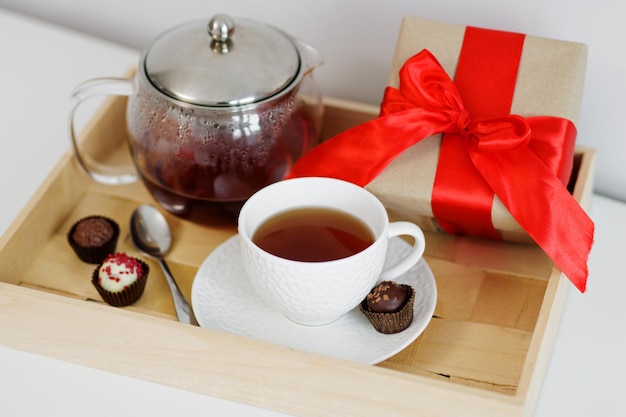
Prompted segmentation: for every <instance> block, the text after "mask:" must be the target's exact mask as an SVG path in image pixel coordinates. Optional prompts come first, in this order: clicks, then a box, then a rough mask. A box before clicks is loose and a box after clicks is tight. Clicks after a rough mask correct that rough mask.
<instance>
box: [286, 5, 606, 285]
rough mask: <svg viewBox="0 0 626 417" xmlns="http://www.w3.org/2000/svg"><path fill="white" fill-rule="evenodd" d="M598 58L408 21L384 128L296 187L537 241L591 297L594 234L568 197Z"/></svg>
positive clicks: (310, 162)
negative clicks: (355, 187)
mask: <svg viewBox="0 0 626 417" xmlns="http://www.w3.org/2000/svg"><path fill="white" fill-rule="evenodd" d="M586 59H587V48H586V46H585V45H584V44H580V43H575V42H567V41H560V40H553V39H545V38H540V37H534V36H528V35H524V34H520V33H512V32H506V31H499V30H491V29H484V28H475V27H468V26H462V25H455V24H447V23H440V22H434V21H429V20H425V19H421V18H417V17H405V18H404V20H403V22H402V25H401V30H400V35H399V38H398V42H397V47H396V52H395V56H394V59H393V63H392V67H391V72H390V78H389V86H388V87H387V88H386V89H385V94H384V97H383V100H382V103H381V112H380V115H379V117H378V118H376V119H374V120H372V121H369V122H366V123H363V124H361V125H358V126H355V127H353V128H351V129H348V130H347V131H344V132H341V133H339V134H338V135H336V136H334V137H332V138H330V139H328V140H327V141H325V142H323V143H322V144H320V145H319V146H317V147H316V148H315V149H313V150H312V151H311V152H310V153H309V154H307V155H305V156H304V157H303V158H301V159H300V160H298V161H297V162H296V164H295V165H294V167H293V169H292V171H291V173H290V175H289V177H298V176H331V177H335V178H340V179H344V180H347V181H351V182H354V183H356V184H360V185H362V186H365V187H366V188H367V189H369V190H370V191H371V192H372V193H374V194H375V195H376V196H377V197H379V199H380V200H381V201H382V202H383V204H384V205H385V207H386V208H387V210H388V211H389V213H390V214H391V216H392V217H393V218H394V219H396V220H409V221H413V222H415V223H417V224H419V225H420V226H422V228H424V229H427V230H443V231H446V232H448V233H453V234H465V235H471V236H477V237H481V238H485V237H486V238H491V239H496V240H505V241H513V242H532V241H534V242H535V243H537V244H538V245H539V246H540V247H541V248H542V249H543V250H544V251H545V252H546V254H547V255H548V256H549V257H550V258H551V259H552V260H553V261H554V262H555V264H556V265H557V266H558V267H559V268H560V269H561V270H562V271H563V272H564V273H565V275H566V276H567V277H568V278H569V279H570V280H572V282H573V283H574V284H575V285H576V286H577V288H579V290H581V291H585V288H586V280H587V274H588V271H587V258H588V255H589V251H590V248H591V245H592V242H593V233H594V230H593V229H594V226H593V222H592V221H591V219H590V218H589V216H588V215H587V214H586V213H585V212H584V211H583V210H582V208H581V207H580V205H579V204H578V203H577V202H576V201H575V200H574V198H573V197H572V196H571V195H570V194H569V191H568V190H567V189H566V188H565V187H566V185H567V183H568V181H569V177H570V175H571V173H572V169H573V163H574V148H575V141H576V127H575V126H576V123H577V122H578V119H579V112H580V106H581V98H582V93H583V85H584V77H585V70H586ZM435 208H436V210H435ZM511 213H513V215H512V214H511ZM522 225H523V226H522Z"/></svg>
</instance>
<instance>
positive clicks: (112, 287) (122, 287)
mask: <svg viewBox="0 0 626 417" xmlns="http://www.w3.org/2000/svg"><path fill="white" fill-rule="evenodd" d="M149 271H150V267H149V266H148V264H147V263H145V262H144V261H142V260H141V259H137V258H133V257H131V256H128V255H127V254H126V253H124V252H118V253H114V254H112V255H109V256H107V258H106V259H105V260H104V261H103V262H102V263H101V264H100V265H98V267H97V268H96V269H95V270H94V271H93V274H92V277H91V282H92V284H93V285H94V287H96V289H97V290H98V293H100V296H101V297H102V299H103V300H104V301H106V302H107V303H108V304H110V305H112V306H114V307H124V306H127V305H130V304H133V303H134V302H135V301H137V300H138V299H139V298H140V297H141V295H142V294H143V291H144V288H145V287H146V281H147V279H148V273H149Z"/></svg>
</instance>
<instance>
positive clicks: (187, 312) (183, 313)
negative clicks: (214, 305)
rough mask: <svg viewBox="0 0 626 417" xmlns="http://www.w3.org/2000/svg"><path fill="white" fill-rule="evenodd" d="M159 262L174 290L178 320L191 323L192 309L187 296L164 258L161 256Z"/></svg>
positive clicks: (171, 289) (172, 290) (173, 296)
mask: <svg viewBox="0 0 626 417" xmlns="http://www.w3.org/2000/svg"><path fill="white" fill-rule="evenodd" d="M159 264H160V265H161V269H162V270H163V274H164V275H165V279H166V280H167V284H168V285H169V286H170V291H171V292H172V298H173V299H174V308H175V309H176V317H178V321H179V322H181V323H186V324H190V323H191V309H190V308H189V303H188V302H187V300H186V299H185V296H184V295H183V293H182V292H181V291H180V288H178V285H177V284H176V281H175V280H174V277H173V276H172V273H171V272H170V268H169V267H168V266H167V263H166V262H165V260H164V259H161V258H159Z"/></svg>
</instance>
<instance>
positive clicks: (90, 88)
mask: <svg viewBox="0 0 626 417" xmlns="http://www.w3.org/2000/svg"><path fill="white" fill-rule="evenodd" d="M135 91H136V87H135V82H134V80H133V79H131V78H94V79H91V80H88V81H85V82H84V83H82V84H80V85H78V86H77V87H76V88H75V89H74V90H73V91H72V93H71V95H70V111H69V116H68V130H69V135H70V138H71V140H72V147H73V149H74V155H75V156H76V159H77V161H78V164H79V165H80V166H81V168H82V169H83V170H84V171H85V172H86V173H87V174H89V176H90V177H91V178H93V179H94V180H96V181H97V182H100V183H103V184H128V183H131V182H134V181H136V180H137V179H138V175H137V172H136V171H135V172H132V173H127V174H106V173H104V172H103V171H104V167H103V166H100V168H96V166H97V165H99V164H97V163H96V162H94V161H89V160H88V159H87V158H85V155H83V154H82V153H81V151H80V148H79V146H78V139H77V135H76V132H75V129H74V116H75V114H76V109H77V108H78V106H79V105H80V104H81V103H82V102H83V101H85V100H86V99H88V98H92V97H96V96H106V95H117V96H131V95H133V94H135Z"/></svg>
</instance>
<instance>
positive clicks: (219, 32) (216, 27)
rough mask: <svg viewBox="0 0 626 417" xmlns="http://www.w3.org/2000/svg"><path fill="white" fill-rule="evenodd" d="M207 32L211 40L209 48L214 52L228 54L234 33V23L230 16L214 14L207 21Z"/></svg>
mask: <svg viewBox="0 0 626 417" xmlns="http://www.w3.org/2000/svg"><path fill="white" fill-rule="evenodd" d="M207 31H208V32H209V35H211V38H212V39H213V41H212V42H211V46H212V49H213V50H214V51H215V52H222V53H227V52H229V50H230V48H231V47H232V41H231V37H232V36H233V33H234V32H235V21H234V20H233V19H232V18H231V17H230V16H228V15H226V14H222V13H220V14H216V15H215V16H213V17H212V18H211V20H209V25H208V27H207Z"/></svg>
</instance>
